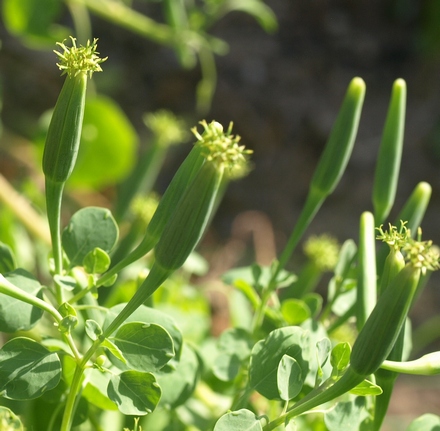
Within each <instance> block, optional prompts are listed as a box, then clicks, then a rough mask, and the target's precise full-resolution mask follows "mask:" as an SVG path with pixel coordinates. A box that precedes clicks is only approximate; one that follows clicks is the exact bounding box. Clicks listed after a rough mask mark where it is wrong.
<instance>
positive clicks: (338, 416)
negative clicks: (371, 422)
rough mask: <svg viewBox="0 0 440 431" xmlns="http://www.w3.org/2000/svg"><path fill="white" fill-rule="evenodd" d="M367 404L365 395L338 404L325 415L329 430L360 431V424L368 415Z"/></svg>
mask: <svg viewBox="0 0 440 431" xmlns="http://www.w3.org/2000/svg"><path fill="white" fill-rule="evenodd" d="M365 404H366V402H365V398H363V397H357V398H355V399H354V400H351V401H347V402H340V403H338V404H336V407H335V408H334V409H331V410H329V411H327V413H325V415H324V422H325V425H326V426H327V428H328V431H341V430H344V431H358V430H359V429H360V424H361V423H362V422H363V421H364V419H365V418H366V417H367V416H368V412H367V410H366V407H365Z"/></svg>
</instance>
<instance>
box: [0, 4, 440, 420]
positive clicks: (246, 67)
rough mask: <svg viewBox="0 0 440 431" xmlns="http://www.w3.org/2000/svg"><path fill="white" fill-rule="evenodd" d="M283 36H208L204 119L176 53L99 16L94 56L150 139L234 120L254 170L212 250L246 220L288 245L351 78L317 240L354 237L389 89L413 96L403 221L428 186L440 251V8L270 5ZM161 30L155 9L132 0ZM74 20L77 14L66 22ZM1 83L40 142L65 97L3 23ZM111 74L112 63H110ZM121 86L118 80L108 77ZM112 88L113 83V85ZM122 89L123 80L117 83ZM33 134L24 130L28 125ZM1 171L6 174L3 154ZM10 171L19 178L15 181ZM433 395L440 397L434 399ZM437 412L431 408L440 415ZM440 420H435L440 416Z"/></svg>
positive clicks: (236, 187)
mask: <svg viewBox="0 0 440 431" xmlns="http://www.w3.org/2000/svg"><path fill="white" fill-rule="evenodd" d="M266 3H267V4H268V5H269V6H270V7H271V8H272V9H273V11H274V12H275V14H276V16H277V18H278V22H279V29H278V31H277V32H275V33H274V34H267V33H265V32H264V31H263V30H262V29H261V28H260V27H259V25H258V24H257V22H256V21H255V20H254V19H253V18H252V17H250V16H248V15H245V14H243V13H232V14H229V15H227V16H226V17H224V18H223V19H221V20H220V21H219V22H217V23H216V24H215V26H214V27H213V28H212V31H211V33H212V34H214V35H216V36H218V37H219V38H222V39H224V40H225V41H227V42H228V43H229V45H230V50H229V53H228V54H227V55H225V56H222V57H217V71H218V83H217V89H216V93H215V96H214V99H213V101H212V106H211V108H210V110H209V112H207V113H205V114H203V115H201V114H197V113H196V111H195V104H196V103H195V88H196V85H197V82H198V81H199V79H200V71H199V69H198V68H197V67H196V68H194V69H192V70H184V69H182V67H181V66H180V64H179V63H178V61H177V59H176V57H175V55H174V52H173V51H172V50H170V49H169V48H166V47H163V46H159V45H157V44H154V43H153V42H151V41H148V40H145V39H143V38H141V37H139V36H137V35H134V34H133V33H131V32H129V31H128V30H124V29H121V28H120V27H117V26H115V25H112V24H109V23H108V22H106V21H104V20H102V19H99V18H96V17H95V18H93V29H94V31H93V33H94V36H95V37H98V38H99V50H100V52H101V53H102V54H103V55H105V56H109V60H108V61H107V62H106V63H105V71H106V74H107V76H108V78H105V76H104V74H103V76H102V78H101V77H99V78H97V80H96V83H97V85H98V88H99V89H100V90H102V91H103V92H105V93H107V94H109V95H110V96H112V97H113V98H114V99H115V100H116V101H117V102H118V103H119V104H120V105H121V107H122V108H123V110H124V111H125V113H126V114H127V115H128V116H129V118H130V119H131V121H132V122H133V124H134V125H135V127H136V128H137V129H138V130H139V133H140V134H141V136H143V135H144V134H145V129H144V128H143V124H142V120H141V118H142V115H143V113H145V112H149V111H154V110H157V109H161V108H166V109H169V110H172V111H173V112H174V113H176V114H178V115H182V116H183V117H184V118H185V119H187V121H188V124H191V125H193V124H196V123H197V121H199V120H200V119H202V118H206V119H207V120H208V121H210V120H212V119H216V120H218V121H220V122H221V123H223V124H227V123H229V121H233V122H234V130H235V133H237V134H239V135H241V137H242V142H243V143H244V144H246V146H248V147H250V148H252V149H253V150H254V155H253V164H254V169H253V171H252V172H251V174H250V175H249V176H248V177H246V178H244V179H242V180H240V181H239V182H237V183H233V184H231V186H230V187H229V190H228V192H227V194H226V196H225V199H224V201H223V204H222V206H221V208H220V209H219V211H218V214H217V216H216V218H215V220H214V223H213V228H212V229H211V232H210V234H209V235H208V237H207V239H206V242H205V244H206V245H207V247H210V246H212V244H220V245H221V244H224V243H225V242H226V241H227V239H228V238H229V237H230V235H231V229H232V227H231V226H232V225H233V223H234V219H235V218H236V216H237V215H238V214H240V213H243V212H245V211H249V210H252V211H254V210H255V211H258V212H260V213H261V214H263V215H265V216H267V217H268V219H269V220H270V222H271V223H272V225H273V231H274V235H275V239H276V244H277V247H278V249H279V250H280V249H282V246H283V244H284V243H285V241H286V239H287V237H288V235H289V232H290V230H291V229H292V227H293V225H294V223H295V220H296V219H297V217H298V214H299V211H300V210H301V207H302V204H303V202H304V200H305V197H306V194H307V190H308V184H309V181H310V178H311V176H312V174H313V170H314V167H315V166H316V164H317V161H318V159H319V156H320V154H321V152H322V149H323V147H324V144H325V142H326V138H327V136H328V134H329V131H330V129H331V126H332V124H333V121H334V119H335V117H336V114H337V112H338V109H339V106H340V104H341V102H342V98H343V96H344V93H345V90H346V88H347V86H348V84H349V82H350V80H351V79H352V78H353V77H355V76H360V77H362V78H363V79H364V80H365V82H366V86H367V92H366V98H365V104H364V109H363V114H362V118H361V123H360V129H359V134H358V138H357V141H356V145H355V148H354V152H353V155H352V158H351V160H350V162H349V165H348V169H347V171H346V173H345V175H344V177H343V179H342V181H341V183H340V184H339V186H338V187H337V189H336V191H335V192H334V194H333V195H331V196H330V198H329V199H328V200H327V201H326V202H325V204H324V206H323V208H322V209H321V211H320V212H319V213H318V215H317V217H316V219H315V220H314V222H313V224H312V226H311V229H310V232H309V233H321V232H329V233H332V234H334V235H335V236H336V237H337V238H338V239H339V241H341V242H342V241H344V240H345V239H347V238H355V239H356V238H357V235H358V234H357V232H358V224H359V217H360V215H361V213H362V212H363V211H366V210H372V204H371V192H372V185H373V175H374V167H375V162H376V157H377V151H378V147H379V144H380V138H381V133H382V128H383V124H384V121H385V116H386V111H387V106H388V101H389V97H390V92H391V87H392V84H393V81H394V80H395V79H397V78H403V79H405V80H406V82H407V86H408V103H407V125H406V133H405V147H404V151H403V159H402V168H401V178H400V182H399V187H398V191H397V198H396V205H395V210H393V212H392V217H391V219H393V218H394V216H395V215H396V214H397V212H398V211H399V209H400V208H401V206H402V205H403V203H404V202H405V200H406V199H407V197H408V196H409V194H410V193H411V191H412V190H413V188H414V187H415V186H416V184H417V183H418V182H419V181H427V182H429V183H430V184H431V186H432V187H433V196H432V201H431V204H430V207H429V209H428V213H427V215H426V217H425V220H424V222H423V228H424V237H425V238H431V239H433V240H434V242H436V243H437V244H439V243H440V230H439V220H438V219H439V215H440V175H439V171H440V169H439V168H440V85H439V82H440V6H439V4H440V2H438V0H425V1H417V0H383V1H381V0H374V1H373V0H358V1H350V0H345V1H342V0H340V1H336V0H333V1H330V0H327V1H326V0H311V1H304V0H297V1H296V0H268V1H267V2H266ZM135 5H136V7H138V8H139V10H141V11H143V12H145V13H146V14H147V15H148V16H151V17H153V18H155V19H157V20H161V15H160V13H161V12H160V7H159V6H158V5H157V4H154V3H141V2H140V3H139V4H137V3H136V2H135ZM62 19H65V20H68V19H69V18H68V14H67V12H66V16H65V17H62ZM0 37H1V39H2V49H1V50H0V74H1V77H2V87H3V109H2V122H3V125H4V127H5V128H7V129H10V130H13V131H14V132H16V133H18V134H22V135H24V136H28V137H30V136H32V135H33V133H35V130H36V128H37V122H38V119H39V117H40V115H41V113H42V112H44V111H45V110H47V109H49V108H51V107H52V106H53V105H54V103H55V100H56V97H57V95H58V92H59V89H60V87H61V85H62V80H61V79H60V78H59V71H58V70H57V69H56V68H54V67H53V64H54V55H53V53H52V52H40V51H33V50H28V49H26V48H25V47H24V46H22V45H21V44H20V43H19V41H17V40H16V39H15V38H13V37H12V36H10V35H9V34H8V33H7V32H6V30H5V29H4V27H3V24H2V23H0ZM103 67H104V66H103ZM112 79H115V81H112ZM109 82H112V85H111V86H110V85H109ZM114 82H116V84H114ZM23 125H25V128H24V127H23ZM185 151H186V150H185V149H174V150H172V151H171V153H170V155H169V157H168V159H167V162H166V165H165V169H164V171H163V172H162V174H161V176H160V178H159V182H158V188H159V191H163V189H164V188H165V187H166V184H167V183H168V181H169V179H170V177H171V175H172V174H173V172H174V170H175V169H176V167H177V166H178V164H179V163H180V161H181V160H182V158H183V156H184V153H185ZM1 154H2V157H5V158H4V159H3V160H2V161H0V162H1V164H2V169H9V168H8V167H7V164H8V160H7V155H5V153H4V152H2V153H1ZM10 172H15V171H13V170H12V171H10ZM438 286H439V280H438V277H433V279H432V281H431V283H430V285H429V287H428V289H427V292H426V294H425V295H424V296H423V297H422V298H421V299H420V300H419V303H418V304H417V307H416V309H415V312H414V317H413V319H414V322H415V324H417V323H418V322H419V321H423V320H425V319H426V317H427V316H430V315H434V314H437V313H438V311H439V307H438V304H439V300H440V293H439V289H438ZM430 397H431V398H432V394H431V395H430ZM436 408H437V410H438V411H440V406H438V405H437V406H432V405H431V406H430V410H431V411H432V412H435V409H436ZM438 411H437V413H438Z"/></svg>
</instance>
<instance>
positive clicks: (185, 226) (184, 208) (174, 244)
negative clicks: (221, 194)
mask: <svg viewBox="0 0 440 431" xmlns="http://www.w3.org/2000/svg"><path fill="white" fill-rule="evenodd" d="M222 175H223V167H222V166H217V165H216V164H215V163H213V162H209V161H207V162H206V163H205V164H204V165H203V166H202V167H201V168H200V171H199V172H198V173H197V175H196V176H195V178H194V180H193V182H192V183H191V185H190V187H189V188H188V189H187V190H186V192H185V194H184V195H183V196H182V199H181V200H180V201H179V204H178V205H177V207H176V209H175V210H174V212H173V215H172V217H171V219H170V220H169V222H168V224H167V225H166V226H165V229H164V231H163V233H162V235H161V237H160V240H159V242H158V243H157V245H156V247H155V249H154V252H155V257H156V263H157V264H158V265H160V266H161V267H162V268H164V269H168V270H175V269H177V268H179V267H181V266H182V265H183V264H184V263H185V260H186V259H187V258H188V256H189V254H190V253H191V252H192V251H193V249H194V247H195V246H196V244H197V243H198V242H199V240H200V238H201V236H202V234H203V232H204V230H205V227H206V224H207V223H208V220H209V218H210V215H211V210H212V208H213V205H214V202H215V198H216V195H217V192H218V189H219V186H220V182H221V179H222Z"/></svg>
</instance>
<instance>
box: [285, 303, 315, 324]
mask: <svg viewBox="0 0 440 431" xmlns="http://www.w3.org/2000/svg"><path fill="white" fill-rule="evenodd" d="M281 313H282V315H283V317H284V319H285V321H286V322H287V323H288V324H289V325H299V324H301V323H302V322H304V321H305V320H307V319H308V318H309V317H310V316H311V314H312V313H311V311H310V308H309V307H308V305H307V304H306V303H305V302H304V301H303V300H301V299H296V298H289V299H286V300H285V301H283V303H282V304H281Z"/></svg>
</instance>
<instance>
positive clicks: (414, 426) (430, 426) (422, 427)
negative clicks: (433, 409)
mask: <svg viewBox="0 0 440 431" xmlns="http://www.w3.org/2000/svg"><path fill="white" fill-rule="evenodd" d="M439 429H440V417H439V416H437V415H433V414H431V413H427V414H424V415H422V416H419V417H418V418H417V419H414V420H413V421H412V422H411V423H410V425H409V427H408V428H407V430H406V431H438V430H439Z"/></svg>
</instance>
